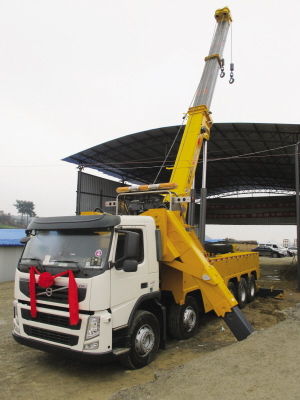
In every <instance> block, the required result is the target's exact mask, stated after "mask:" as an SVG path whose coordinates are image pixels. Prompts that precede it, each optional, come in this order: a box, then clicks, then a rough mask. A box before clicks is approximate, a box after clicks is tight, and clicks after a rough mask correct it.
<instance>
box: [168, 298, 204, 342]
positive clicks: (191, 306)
mask: <svg viewBox="0 0 300 400" xmlns="http://www.w3.org/2000/svg"><path fill="white" fill-rule="evenodd" d="M198 323H199V308H198V304H197V302H196V300H195V299H194V298H193V297H191V296H186V298H185V303H184V304H183V305H182V306H180V305H179V304H172V306H171V309H170V313H169V331H170V334H171V335H172V336H173V337H174V338H175V339H179V340H183V339H190V338H191V337H193V336H194V335H195V332H196V330H197V327H198Z"/></svg>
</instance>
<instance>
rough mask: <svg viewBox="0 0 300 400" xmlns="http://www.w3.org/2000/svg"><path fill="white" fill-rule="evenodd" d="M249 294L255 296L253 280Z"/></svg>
mask: <svg viewBox="0 0 300 400" xmlns="http://www.w3.org/2000/svg"><path fill="white" fill-rule="evenodd" d="M250 295H251V297H254V296H255V283H254V282H251V286H250Z"/></svg>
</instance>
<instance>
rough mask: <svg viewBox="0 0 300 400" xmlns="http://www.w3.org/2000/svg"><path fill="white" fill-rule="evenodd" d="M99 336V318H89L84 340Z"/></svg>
mask: <svg viewBox="0 0 300 400" xmlns="http://www.w3.org/2000/svg"><path fill="white" fill-rule="evenodd" d="M99 335H100V317H89V319H88V324H87V328H86V335H85V340H88V339H92V338H94V337H96V336H99Z"/></svg>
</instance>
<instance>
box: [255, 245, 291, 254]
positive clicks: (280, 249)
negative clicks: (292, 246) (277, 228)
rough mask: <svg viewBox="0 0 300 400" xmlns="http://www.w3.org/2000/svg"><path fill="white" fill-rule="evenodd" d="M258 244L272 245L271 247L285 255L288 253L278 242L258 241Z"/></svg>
mask: <svg viewBox="0 0 300 400" xmlns="http://www.w3.org/2000/svg"><path fill="white" fill-rule="evenodd" d="M259 245H260V246H270V247H272V249H275V250H279V251H281V252H283V253H285V255H286V256H287V255H288V251H287V248H286V247H283V246H281V245H280V244H278V243H260V244H259Z"/></svg>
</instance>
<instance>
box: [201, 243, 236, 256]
mask: <svg viewBox="0 0 300 400" xmlns="http://www.w3.org/2000/svg"><path fill="white" fill-rule="evenodd" d="M205 251H207V252H208V253H212V254H226V253H232V252H233V246H232V244H222V243H214V244H212V243H207V244H206V245H205Z"/></svg>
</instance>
